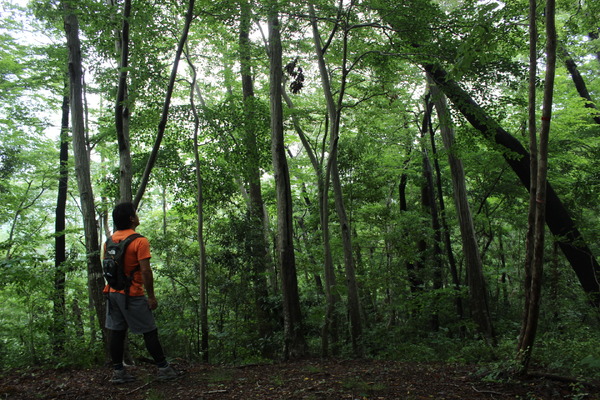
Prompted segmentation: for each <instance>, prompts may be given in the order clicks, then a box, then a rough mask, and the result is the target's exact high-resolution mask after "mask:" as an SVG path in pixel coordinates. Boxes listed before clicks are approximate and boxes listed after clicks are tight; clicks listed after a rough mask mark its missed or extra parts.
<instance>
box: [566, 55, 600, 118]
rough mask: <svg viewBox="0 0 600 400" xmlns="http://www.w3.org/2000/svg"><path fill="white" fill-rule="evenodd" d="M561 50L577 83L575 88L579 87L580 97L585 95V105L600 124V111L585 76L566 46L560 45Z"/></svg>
mask: <svg viewBox="0 0 600 400" xmlns="http://www.w3.org/2000/svg"><path fill="white" fill-rule="evenodd" d="M559 51H560V53H561V57H562V59H563V61H564V63H565V66H566V67H567V70H568V71H569V73H570V74H571V78H572V79H573V84H574V85H575V89H577V93H579V96H580V97H583V98H584V99H586V100H587V101H586V103H585V106H586V107H587V108H591V109H592V110H593V111H592V118H593V119H594V121H595V122H596V123H597V124H600V112H599V111H598V108H597V107H596V104H595V103H594V102H593V101H592V96H590V92H589V91H588V89H587V85H586V84H585V81H584V80H583V77H582V76H581V74H580V73H579V69H577V64H575V60H573V58H572V57H571V55H570V54H569V52H568V51H567V49H566V47H565V46H560V49H559Z"/></svg>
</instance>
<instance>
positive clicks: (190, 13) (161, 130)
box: [133, 0, 195, 206]
mask: <svg viewBox="0 0 600 400" xmlns="http://www.w3.org/2000/svg"><path fill="white" fill-rule="evenodd" d="M194 3H195V0H189V2H188V7H187V11H186V14H185V22H184V25H183V32H182V33H181V37H180V38H179V43H178V45H177V50H176V51H175V60H174V61H173V67H172V68H171V76H170V77H169V85H168V86H167V93H166V94H165V101H164V103H163V108H162V113H161V118H160V122H159V123H158V132H157V134H156V139H155V141H154V146H153V147H152V152H151V153H150V157H149V158H148V162H147V163H146V168H145V169H144V174H143V175H142V179H141V181H140V186H139V188H138V190H137V193H136V195H135V199H134V200H133V204H135V205H136V206H137V205H138V204H140V201H141V200H142V197H143V196H144V192H145V191H146V186H147V185H148V182H149V180H150V174H151V173H152V168H154V164H155V163H156V159H157V158H158V150H159V149H160V144H161V142H162V139H163V136H164V135H165V129H166V128H167V120H168V119H169V108H170V106H171V97H172V95H173V90H174V88H175V78H177V68H178V66H179V60H180V59H181V54H182V53H183V48H184V46H185V42H186V41H187V37H188V33H189V31H190V26H191V24H192V20H193V18H194Z"/></svg>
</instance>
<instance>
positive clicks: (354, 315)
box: [309, 3, 364, 357]
mask: <svg viewBox="0 0 600 400" xmlns="http://www.w3.org/2000/svg"><path fill="white" fill-rule="evenodd" d="M340 7H341V3H340ZM309 12H310V18H311V25H312V29H313V38H314V43H315V51H316V54H317V62H318V64H319V72H320V75H321V84H322V86H323V93H324V95H325V100H326V103H327V114H328V117H329V129H330V131H329V141H330V142H329V143H330V145H329V158H330V160H329V162H330V163H331V166H330V169H331V186H332V188H333V194H334V199H335V208H336V212H337V216H338V220H339V223H340V229H341V235H342V246H343V252H344V267H345V273H346V285H347V288H348V314H349V316H350V334H351V339H352V349H353V352H354V354H355V355H356V356H358V357H362V356H363V353H364V349H363V346H362V319H361V312H360V309H361V307H360V298H359V295H358V285H357V283H356V268H355V265H354V255H353V251H352V231H351V229H350V222H349V220H348V217H347V215H346V207H345V205H344V198H343V194H342V183H341V180H340V173H339V170H338V162H337V152H338V141H339V132H340V118H341V106H342V99H343V98H344V90H345V85H346V76H347V73H348V70H347V66H346V56H344V61H343V63H342V71H343V72H342V78H341V87H340V90H339V95H338V99H337V104H336V102H335V100H334V98H333V92H332V89H331V83H330V80H329V73H328V71H327V66H326V64H325V58H324V51H323V48H322V46H321V35H320V34H319V29H318V26H317V18H316V16H315V11H314V7H313V6H312V5H309ZM346 46H347V36H346V35H344V53H345V52H346Z"/></svg>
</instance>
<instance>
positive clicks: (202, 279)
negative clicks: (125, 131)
mask: <svg viewBox="0 0 600 400" xmlns="http://www.w3.org/2000/svg"><path fill="white" fill-rule="evenodd" d="M186 59H187V60H188V65H189V67H190V71H191V72H192V84H191V87H190V104H191V107H192V113H193V115H194V165H195V167H196V212H197V214H198V226H197V236H198V246H199V256H198V281H199V285H198V286H199V290H198V294H199V303H200V310H199V311H200V312H199V314H200V333H199V335H200V345H199V351H200V353H201V356H202V361H204V362H206V363H207V362H209V354H210V353H209V341H208V334H209V329H208V284H207V279H206V276H207V258H206V246H205V244H204V191H203V188H204V185H203V179H202V163H201V162H200V144H199V140H198V131H199V128H200V118H199V117H198V111H197V108H196V104H195V101H194V94H195V93H196V91H197V81H196V79H197V74H196V69H195V68H194V65H193V64H192V63H191V60H190V59H189V57H186Z"/></svg>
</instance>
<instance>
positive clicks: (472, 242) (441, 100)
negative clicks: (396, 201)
mask: <svg viewBox="0 0 600 400" xmlns="http://www.w3.org/2000/svg"><path fill="white" fill-rule="evenodd" d="M430 91H431V98H432V101H433V103H434V105H435V109H436V112H437V115H438V120H439V123H440V131H441V135H442V141H443V143H444V148H445V149H446V151H447V153H448V165H449V166H450V175H451V177H452V188H453V194H454V196H453V197H454V204H455V207H456V211H457V214H458V225H459V228H460V233H461V240H462V247H463V253H464V257H465V264H466V267H467V277H468V279H467V281H468V282H467V283H468V286H469V303H470V308H471V315H472V318H473V320H474V321H475V323H476V324H477V326H478V328H479V330H480V332H481V333H483V334H484V335H485V336H486V337H487V338H488V339H490V340H491V341H492V342H495V333H494V328H493V325H492V319H491V316H490V311H489V301H488V290H487V285H486V282H485V277H484V276H483V263H482V261H481V254H480V252H479V247H478V245H477V234H476V232H475V226H474V224H473V215H472V213H471V208H470V206H469V200H468V196H467V186H466V183H465V171H464V167H463V164H462V161H461V160H460V158H458V157H457V156H456V153H455V149H454V131H453V129H452V126H451V117H450V112H449V110H448V105H447V103H446V97H445V96H444V94H443V93H442V91H441V90H440V89H439V88H438V87H437V86H436V85H434V84H433V85H430Z"/></svg>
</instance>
